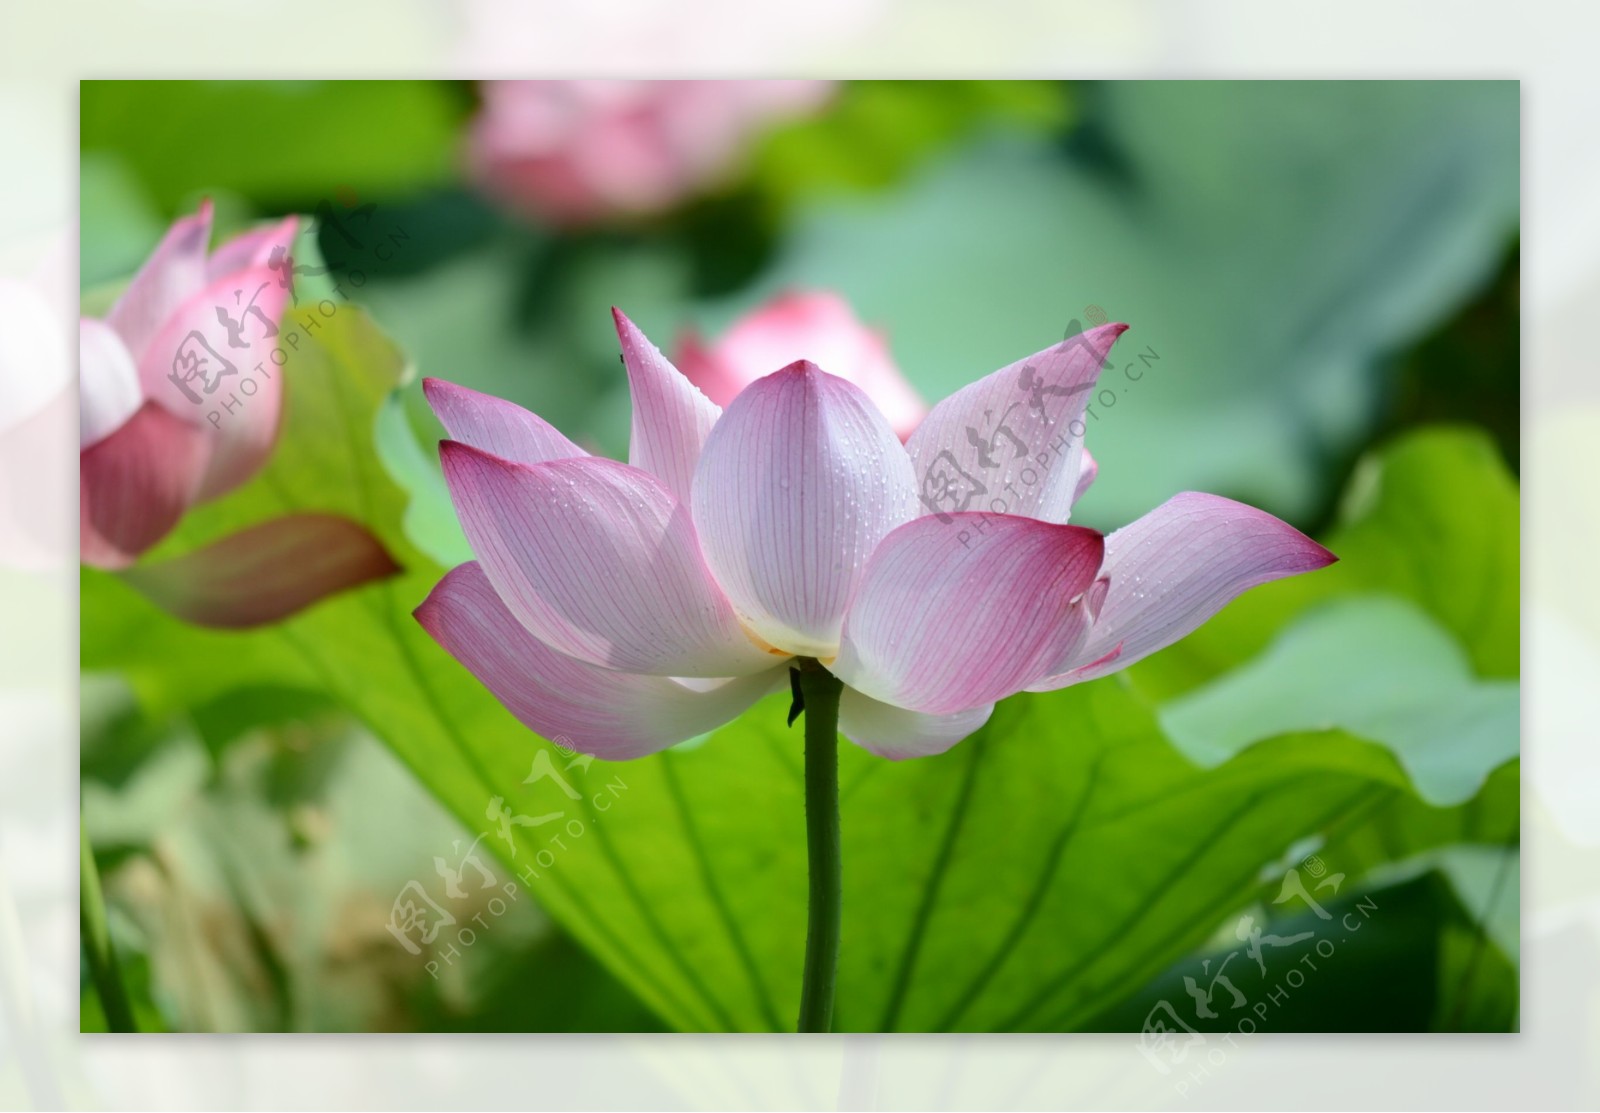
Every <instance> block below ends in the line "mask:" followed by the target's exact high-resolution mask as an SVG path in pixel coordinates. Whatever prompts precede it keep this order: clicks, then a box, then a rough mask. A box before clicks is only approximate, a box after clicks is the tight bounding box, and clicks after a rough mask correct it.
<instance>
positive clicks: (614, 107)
mask: <svg viewBox="0 0 1600 1113" xmlns="http://www.w3.org/2000/svg"><path fill="white" fill-rule="evenodd" d="M481 88H482V93H483V111H482V112H481V113H480V114H479V116H478V118H477V120H476V122H475V123H474V125H473V129H472V140H471V153H470V157H471V164H472V168H473V171H474V173H475V174H476V176H477V177H478V178H479V180H480V181H482V182H483V184H484V186H485V187H486V188H487V189H488V190H489V192H491V193H492V194H494V195H495V196H497V197H499V198H501V199H502V200H504V201H505V202H507V203H508V204H510V205H512V206H514V207H516V208H518V209H520V210H522V211H523V212H525V213H527V214H528V215H530V216H533V217H535V218H537V219H541V220H547V221H550V222H551V223H554V224H561V225H580V224H590V223H593V222H596V221H599V220H603V219H606V218H609V217H614V216H622V217H630V216H643V215H650V214H654V213H658V212H662V211H664V210H665V209H668V208H670V207H671V206H673V205H675V204H677V203H678V202H679V201H682V200H684V199H685V198H687V197H689V196H690V195H692V194H694V193H696V192H698V191H700V190H702V189H704V188H707V187H709V186H712V185H714V184H716V182H717V180H718V178H719V177H721V176H722V175H724V174H726V173H728V172H730V171H731V170H733V169H735V167H736V163H737V161H738V159H739V156H740V155H741V154H742V153H743V152H744V150H745V148H746V146H747V145H748V143H749V141H750V139H751V137H752V136H753V135H754V134H755V133H756V132H757V131H758V130H759V129H760V128H761V127H763V126H765V125H767V124H769V123H771V122H773V121H775V120H779V119H782V118H784V117H788V116H794V115H799V114H802V113H805V112H808V111H810V110H811V109H813V108H814V107H816V106H817V105H818V104H819V103H820V102H821V101H822V100H823V99H824V98H825V97H826V96H827V95H828V94H829V92H830V91H831V88H832V86H831V83H830V82H826V81H487V82H484V83H483V85H482V86H481Z"/></svg>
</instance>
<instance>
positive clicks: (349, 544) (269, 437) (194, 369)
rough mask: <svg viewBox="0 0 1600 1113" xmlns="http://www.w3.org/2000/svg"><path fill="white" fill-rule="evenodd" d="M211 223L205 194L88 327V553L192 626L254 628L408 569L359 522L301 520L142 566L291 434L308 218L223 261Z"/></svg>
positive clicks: (268, 230)
mask: <svg viewBox="0 0 1600 1113" xmlns="http://www.w3.org/2000/svg"><path fill="white" fill-rule="evenodd" d="M211 215H212V210H211V204H210V202H209V201H207V202H205V203H204V204H202V205H201V208H200V211H199V212H198V213H196V214H194V215H191V216H186V217H183V218H181V219H179V220H178V221H176V222H175V223H174V224H173V225H172V227H171V228H170V229H168V230H167V234H166V235H165V236H164V237H163V238H162V240H161V242H160V244H158V245H157V246H156V249H155V251H154V252H153V253H152V254H151V256H150V258H149V259H148V260H146V261H145V264H144V266H142V267H141V268H140V269H139V272H138V273H137V274H136V275H134V277H133V280H132V281H131V282H130V283H129V284H128V288H127V289H126V290H125V291H124V292H123V293H122V296H121V297H119V298H118V299H117V302H116V304H115V305H113V306H112V307H111V311H110V312H109V313H108V314H107V315H106V316H105V318H104V319H101V318H95V317H83V318H80V320H79V322H78V342H79V370H78V375H79V409H78V414H79V419H78V438H79V439H78V444H79V451H78V465H79V479H78V483H79V524H80V540H79V555H80V557H81V559H82V560H83V562H84V563H85V564H89V565H93V566H95V567H97V568H105V569H112V570H120V571H123V574H124V577H125V578H126V579H127V580H128V582H129V583H131V584H133V586H134V587H136V588H138V589H139V590H140V591H142V592H143V593H144V594H145V595H147V596H149V597H150V598H151V599H153V600H154V601H155V602H156V603H157V604H159V605H160V606H162V607H164V608H165V609H167V610H168V611H171V612H172V613H174V614H177V615H178V616H179V617H181V618H184V619H186V620H188V621H191V622H197V623H201V624H204V625H213V626H229V627H233V626H248V625H254V624H256V623H260V622H268V621H274V620H276V619H279V618H283V617H286V616H287V615H289V614H292V613H294V612H295V611H297V610H299V609H300V608H301V607H304V606H307V605H309V604H310V603H312V602H315V601H316V600H318V599H320V598H322V597H323V596H325V595H327V594H330V593H331V592H334V591H339V590H342V589H344V588H348V587H353V586H355V585H357V584H360V583H364V582H366V581H367V580H370V579H374V578H377V577H380V576H386V575H389V574H391V573H392V572H394V571H395V569H396V566H395V564H394V562H393V560H392V559H391V558H390V557H389V555H388V553H387V552H386V551H385V550H384V548H383V546H382V545H381V544H380V543H379V542H378V541H377V540H376V539H374V538H373V537H372V536H371V535H370V534H369V533H367V531H366V530H365V529H363V528H362V527H361V526H359V525H357V524H356V523H354V522H352V521H349V520H348V519H345V518H340V517H337V516H335V515H330V514H296V515H289V516H286V517H280V518H275V519H272V520H270V521H267V522H263V523H260V524H257V525H254V526H251V527H249V528H248V529H245V530H242V531H240V532H238V533H235V534H232V535H230V536H228V537H225V538H223V539H221V540H219V541H215V542H213V543H211V544H209V545H206V546H204V547H203V548H200V549H198V550H195V551H193V552H190V553H186V554H184V555H183V556H180V557H177V558H175V559H169V560H165V561H161V562H158V563H155V564H147V565H141V566H140V567H138V568H133V567H130V566H132V565H133V564H134V563H135V562H136V561H137V560H138V559H139V557H140V556H141V555H142V554H143V553H145V552H146V551H147V550H149V549H150V548H152V547H153V546H155V545H156V544H157V543H158V542H160V541H161V540H162V539H163V538H164V537H166V536H167V535H168V534H169V533H171V532H172V530H173V529H174V528H175V527H176V526H177V524H178V522H179V521H180V520H181V519H182V517H183V515H184V514H185V513H186V512H187V511H188V510H189V508H190V507H192V506H194V505H196V504H198V503H201V502H205V501H208V500H210V499H214V498H217V497H218V496H220V495H224V494H226V493H227V492H229V491H231V490H233V489H234V488H236V487H238V486H239V485H240V484H242V483H244V482H245V481H247V480H249V479H250V478H251V477H253V476H254V475H255V474H256V472H258V471H259V470H260V469H261V467H262V465H264V464H265V463H266V462H267V458H268V457H269V456H270V455H271V454H272V450H273V446H274V445H275V443H276V441H277V438H278V431H279V424H280V418H281V415H282V410H283V397H284V384H283V378H284V371H285V364H286V363H287V362H288V357H287V355H286V354H283V353H284V349H283V348H281V347H280V346H279V335H280V332H281V331H282V330H281V328H280V325H281V324H282V323H283V322H284V317H285V313H286V311H287V308H288V304H289V299H290V296H291V294H290V286H291V279H292V275H293V264H292V261H291V259H290V255H289V252H290V250H291V249H292V247H293V244H294V237H295V232H296V229H297V227H298V220H297V218H295V217H293V216H291V217H288V218H286V219H284V220H281V221H279V222H278V223H276V224H273V225H269V226H267V227H263V228H259V229H256V230H253V231H250V232H247V233H245V234H243V235H240V236H237V237H235V238H234V239H232V240H229V241H228V242H227V243H225V244H223V245H222V246H221V247H219V248H218V249H217V250H216V251H214V252H213V251H208V245H209V243H210V241H211Z"/></svg>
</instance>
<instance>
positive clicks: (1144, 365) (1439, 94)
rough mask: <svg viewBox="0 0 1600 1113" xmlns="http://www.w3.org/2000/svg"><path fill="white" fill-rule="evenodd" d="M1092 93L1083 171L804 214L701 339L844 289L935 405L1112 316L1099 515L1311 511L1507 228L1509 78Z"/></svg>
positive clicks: (1010, 157)
mask: <svg viewBox="0 0 1600 1113" xmlns="http://www.w3.org/2000/svg"><path fill="white" fill-rule="evenodd" d="M1082 102H1083V103H1082V111H1081V127H1080V131H1079V132H1078V134H1077V136H1076V137H1075V141H1074V142H1073V143H1072V144H1070V145H1069V148H1068V150H1067V152H1066V157H1062V155H1061V154H1060V153H1059V152H1056V151H1053V150H1051V149H1049V148H1046V147H1043V146H1041V145H1039V144H1037V143H1032V142H1028V141H1025V140H1020V139H1016V138H1005V139H1001V138H997V139H995V140H994V141H993V142H990V143H986V144H977V145H975V146H973V147H971V148H969V149H967V150H966V151H964V152H963V153H962V154H960V155H958V156H954V157H951V158H949V159H947V160H946V161H944V162H943V163H942V164H939V165H937V166H934V167H932V168H930V169H928V170H926V171H925V172H924V173H922V174H921V175H920V176H919V177H918V178H916V179H914V180H913V181H912V182H911V183H910V184H909V185H908V186H907V187H906V188H905V189H903V190H901V191H899V192H898V193H897V194H896V195H895V196H893V197H882V196H880V197H873V198H868V199H860V198H851V199H846V200H836V201H832V202H828V203H819V204H817V205H815V206H813V207H812V208H811V209H810V210H808V211H805V212H803V213H802V214H801V215H800V218H799V219H798V221H797V225H796V227H795V228H794V229H793V230H792V231H791V233H790V236H789V244H790V246H789V248H788V251H787V254H786V255H785V256H784V257H783V258H781V259H780V260H779V262H778V263H777V264H776V265H775V266H774V267H773V269H772V270H771V271H770V272H769V273H768V274H767V275H766V276H765V277H763V279H762V280H761V281H760V282H759V283H758V284H756V285H755V286H754V287H753V288H751V289H749V290H747V291H744V292H742V293H740V294H739V295H738V296H737V297H736V298H734V299H732V300H729V301H727V302H722V303H718V304H715V305H711V306H707V307H705V308H704V309H703V311H702V313H701V316H702V317H703V319H704V322H705V323H706V324H707V325H708V326H709V329H708V331H712V332H714V331H715V330H716V329H717V328H718V327H720V326H722V325H723V324H725V323H726V322H727V321H728V320H730V319H731V318H732V317H733V316H735V315H736V314H737V313H740V312H743V311H745V310H747V309H749V308H750V307H751V306H753V305H754V304H756V303H758V302H759V301H760V300H762V299H764V298H766V297H768V296H770V295H772V294H773V293H774V292H776V291H778V290H780V289H783V288H785V287H788V286H794V285H800V286H820V287H824V288H834V289H838V290H840V291H842V292H843V293H845V294H846V295H848V296H849V298H850V299H851V301H852V302H853V303H854V305H855V306H856V308H857V309H858V311H859V312H860V313H861V315H862V317H863V318H864V319H865V320H866V321H868V322H870V323H873V324H877V325H881V326H883V327H885V328H886V329H887V330H888V333H889V339H890V342H891V347H892V350H893V352H894V355H895V357H896V359H897V360H898V362H899V364H900V366H901V367H902V368H903V369H904V370H905V371H906V373H907V374H908V375H909V377H910V378H911V379H912V381H913V382H914V383H915V384H916V385H917V386H918V387H919V388H920V390H921V391H922V392H923V393H924V395H925V396H926V397H928V398H929V399H930V400H937V399H939V398H942V397H944V396H946V395H948V394H950V393H951V392H953V391H955V390H956V389H958V388H959V387H961V386H963V385H965V384H966V383H968V382H970V381H972V380H973V379H975V378H977V377H979V376H981V375H984V374H987V373H988V372H990V371H992V370H994V369H995V368H998V367H1002V366H1004V365H1006V364H1008V363H1010V362H1012V361H1013V360H1016V359H1020V358H1021V357H1023V356H1025V355H1027V354H1029V353H1030V352H1033V351H1036V350H1038V349H1040V348H1044V347H1046V346H1048V345H1050V344H1052V343H1054V342H1056V341H1057V340H1059V339H1060V338H1061V337H1062V335H1063V333H1064V332H1066V331H1067V330H1069V329H1070V328H1072V327H1082V326H1084V325H1085V324H1087V322H1088V321H1089V320H1090V319H1091V316H1090V315H1091V313H1092V312H1093V311H1092V310H1091V309H1090V307H1098V308H1099V309H1102V310H1103V311H1104V312H1105V313H1106V314H1107V315H1108V316H1109V317H1110V318H1111V319H1113V320H1122V321H1127V322H1129V323H1130V324H1131V325H1132V329H1131V331H1130V332H1129V333H1128V334H1127V335H1126V336H1125V337H1124V338H1123V339H1122V341H1121V342H1120V343H1119V345H1118V347H1117V350H1116V354H1115V356H1114V359H1113V362H1114V364H1115V367H1114V368H1113V369H1112V370H1110V371H1108V372H1107V373H1106V375H1105V376H1104V379H1105V381H1104V384H1103V389H1102V391H1101V392H1100V393H1099V394H1098V396H1097V399H1096V402H1095V404H1094V405H1093V406H1092V408H1091V417H1090V419H1089V421H1088V423H1087V424H1088V431H1087V442H1088V444H1089V445H1090V447H1091V448H1092V449H1093V450H1094V452H1095V454H1096V456H1097V457H1098V458H1099V459H1100V462H1101V465H1102V470H1101V473H1100V479H1099V481H1098V482H1097V484H1096V486H1095V488H1094V489H1093V490H1092V491H1090V493H1089V495H1088V496H1087V498H1086V499H1085V501H1084V504H1083V507H1082V512H1081V515H1080V517H1081V519H1082V520H1083V522H1084V523H1085V524H1089V525H1095V526H1098V527H1103V528H1112V527H1114V526H1116V525H1120V524H1122V523H1124V522H1126V521H1129V520H1130V519H1132V518H1133V517H1135V516H1137V515H1138V514H1141V513H1143V512H1144V511H1146V510H1148V509H1150V508H1151V507H1153V506H1155V505H1157V504H1158V503H1160V502H1161V501H1163V500H1164V499H1166V498H1167V497H1168V496H1170V495H1172V494H1174V493H1175V492H1177V491H1180V490H1185V489H1198V490H1208V491H1214V492H1217V493H1220V494H1227V495H1231V496H1234V497H1238V498H1242V499H1245V500H1246V501H1249V502H1252V503H1254V504H1256V505H1260V506H1263V507H1265V508H1266V509H1269V510H1272V511H1273V512H1275V513H1278V514H1280V515H1283V516H1287V517H1290V518H1292V519H1303V518H1304V517H1306V516H1307V515H1308V514H1310V513H1311V512H1313V510H1314V509H1315V508H1316V507H1317V505H1318V501H1319V499H1320V498H1321V497H1322V496H1323V495H1324V494H1325V492H1324V491H1323V489H1322V487H1321V485H1322V484H1323V483H1324V482H1325V481H1326V478H1325V477H1326V471H1327V466H1328V464H1329V462H1330V461H1334V460H1338V459H1339V458H1340V457H1341V456H1342V455H1343V454H1345V453H1347V452H1349V451H1350V449H1351V447H1352V446H1353V445H1355V444H1357V443H1359V440H1360V437H1361V435H1362V434H1363V433H1364V432H1366V431H1367V430H1369V429H1370V428H1371V427H1372V424H1373V423H1374V421H1375V419H1376V417H1377V415H1378V413H1379V402H1380V397H1381V394H1380V387H1381V375H1380V374H1379V371H1380V365H1381V362H1382V360H1383V358H1384V357H1385V356H1387V355H1389V354H1391V353H1393V352H1395V351H1397V350H1398V349H1399V348H1401V347H1402V346H1403V345H1405V344H1407V343H1408V342H1410V341H1412V340H1415V339H1416V338H1417V337H1418V336H1419V335H1420V334H1421V333H1422V332H1423V331H1424V330H1425V329H1427V328H1429V327H1431V326H1432V325H1433V323H1434V322H1435V321H1436V320H1438V318H1439V317H1440V315H1441V314H1443V313H1444V312H1446V311H1447V310H1448V309H1449V308H1450V307H1452V306H1453V305H1455V304H1458V303H1459V302H1460V301H1461V300H1462V299H1464V298H1465V297H1467V296H1469V295H1470V294H1471V293H1472V292H1473V291H1474V290H1475V289H1476V288H1477V287H1478V286H1479V285H1481V284H1482V283H1483V282H1484V281H1486V280H1487V279H1488V278H1489V277H1490V275H1491V274H1492V272H1493V268H1494V267H1495V265H1496V264H1497V263H1498V262H1499V260H1500V259H1501V258H1502V257H1503V254H1504V252H1505V250H1506V249H1507V247H1508V246H1509V244H1510V242H1511V240H1512V237H1513V236H1514V235H1515V230H1516V227H1517V212H1518V173H1519V171H1518V166H1519V161H1518V112H1519V102H1518V87H1517V85H1516V84H1515V83H1514V82H1489V83H1461V82H1454V83H1452V82H1285V83H1276V84H1271V85H1263V84H1262V83H1260V82H1243V83H1235V82H1203V83H1187V82H1140V83H1123V84H1108V85H1104V86H1099V85H1096V86H1090V87H1088V88H1087V89H1086V90H1085V92H1084V96H1083V97H1082ZM644 323H645V327H646V328H647V329H648V328H649V327H650V323H649V322H648V320H645V322H644Z"/></svg>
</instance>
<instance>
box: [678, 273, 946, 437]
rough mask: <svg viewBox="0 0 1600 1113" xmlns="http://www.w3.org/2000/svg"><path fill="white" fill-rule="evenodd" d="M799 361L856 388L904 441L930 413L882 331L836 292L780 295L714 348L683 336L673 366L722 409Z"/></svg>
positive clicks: (743, 319) (743, 320)
mask: <svg viewBox="0 0 1600 1113" xmlns="http://www.w3.org/2000/svg"><path fill="white" fill-rule="evenodd" d="M799 359H806V360H810V361H811V362H812V363H815V364H817V365H818V366H819V367H824V368H826V369H827V370H828V373H829V374H831V375H836V376H838V377H839V378H841V379H844V380H845V381H846V382H849V383H854V384H855V385H856V386H858V387H860V388H861V390H862V392H863V393H865V394H866V396H867V397H868V398H871V399H872V401H873V404H874V405H876V406H877V407H878V409H879V411H881V412H882V413H883V415H884V417H886V418H888V419H889V425H890V426H891V427H892V428H893V429H894V431H895V435H896V436H898V437H899V438H900V439H901V440H902V441H903V440H905V439H906V438H907V437H909V436H911V434H912V433H913V432H914V431H915V430H916V428H917V424H918V423H919V422H920V421H921V420H922V418H923V415H925V414H926V413H927V412H928V407H927V405H926V404H925V403H924V402H923V401H922V399H921V398H920V397H919V396H918V395H917V392H916V390H915V389H913V388H912V386H911V384H910V383H908V382H907V381H906V379H905V376H904V375H902V374H901V373H900V368H899V367H897V366H896V365H895V362H894V360H893V358H891V357H890V355H889V345H888V342H887V341H886V340H885V338H884V335H883V333H882V332H881V331H880V330H878V329H873V328H868V327H867V326H866V325H864V324H862V323H861V321H860V319H859V318H858V317H857V316H856V315H855V312H854V310H852V309H851V308H850V304H849V303H848V302H846V301H845V300H844V299H843V298H842V297H840V296H839V295H838V294H834V293H828V292H825V291H790V292H788V293H784V294H780V295H778V296H777V297H775V298H773V299H772V300H771V301H769V302H767V303H766V304H765V305H763V306H761V307H760V308H759V309H757V310H755V311H754V312H751V313H747V314H746V315H745V316H743V317H741V318H740V319H739V320H738V321H736V322H734V325H733V327H732V328H730V329H729V330H728V331H727V332H725V333H723V334H722V336H721V338H720V339H718V340H717V341H715V342H714V343H711V344H706V343H704V342H702V341H701V339H700V338H699V336H697V335H696V334H694V333H692V332H690V333H685V334H684V336H683V337H682V338H681V339H680V340H679V342H678V351H677V354H676V358H675V360H674V362H675V363H676V364H677V366H678V369H679V370H680V371H682V372H683V374H684V376H685V377H687V378H688V380H689V381H690V382H692V383H693V384H694V385H695V386H697V387H699V388H700V391H701V392H702V393H703V394H704V395H705V396H706V397H707V398H709V399H711V401H713V402H715V403H716V404H717V405H719V406H726V405H727V404H728V403H729V402H732V401H733V399H734V397H735V396H736V395H738V393H739V392H740V391H741V390H743V389H744V388H745V387H747V386H749V385H750V384H751V383H753V382H755V381H756V380H757V379H759V378H761V377H762V376H763V375H770V374H771V373H772V372H774V371H776V370H778V369H779V368H780V367H787V366H788V365H789V364H791V363H793V362H794V361H795V360H799Z"/></svg>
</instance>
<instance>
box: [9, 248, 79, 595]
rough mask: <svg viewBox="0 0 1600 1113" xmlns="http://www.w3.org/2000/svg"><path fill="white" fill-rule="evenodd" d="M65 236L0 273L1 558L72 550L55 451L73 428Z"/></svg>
mask: <svg viewBox="0 0 1600 1113" xmlns="http://www.w3.org/2000/svg"><path fill="white" fill-rule="evenodd" d="M76 256H77V244H76V242H75V240H73V239H72V238H70V237H65V236H63V237H62V238H61V239H60V240H59V241H57V243H55V244H54V245H53V246H52V247H51V249H50V250H49V251H48V252H47V253H46V255H45V257H44V259H42V260H41V261H40V263H39V265H38V266H37V267H35V268H34V269H33V272H32V273H31V274H30V275H29V276H28V278H27V279H26V280H22V279H17V278H13V277H11V276H9V275H0V565H4V566H6V567H11V568H23V569H28V570H32V571H39V570H43V569H46V568H51V567H64V566H66V564H67V560H68V553H70V551H71V549H70V544H71V542H70V538H71V535H72V527H71V519H70V518H69V517H68V516H67V515H68V513H69V511H68V509H67V508H68V507H69V506H70V502H71V493H70V490H69V489H68V488H67V487H66V486H65V485H64V484H62V483H61V481H60V476H59V474H58V473H57V472H56V471H55V470H54V469H48V468H47V469H43V470H41V469H39V468H37V467H35V466H33V465H34V464H35V462H36V461H38V460H39V459H40V458H41V457H43V458H54V457H55V454H56V452H57V451H58V449H59V448H60V447H61V443H62V440H63V439H64V437H65V436H69V435H70V434H69V433H67V432H66V431H67V430H70V429H71V428H72V410H73V408H74V399H73V390H72V377H71V376H72V364H71V360H70V359H69V357H68V355H67V352H68V351H69V349H68V348H67V347H66V346H65V345H64V344H63V342H62V341H63V338H64V337H65V335H66V330H67V329H68V327H69V323H70V322H71V320H72V316H71V311H70V310H69V309H68V308H67V305H66V302H67V300H68V299H69V298H70V297H71V294H70V290H71V279H70V277H69V276H70V274H71V271H72V261H73V260H74V259H75V258H76Z"/></svg>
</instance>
